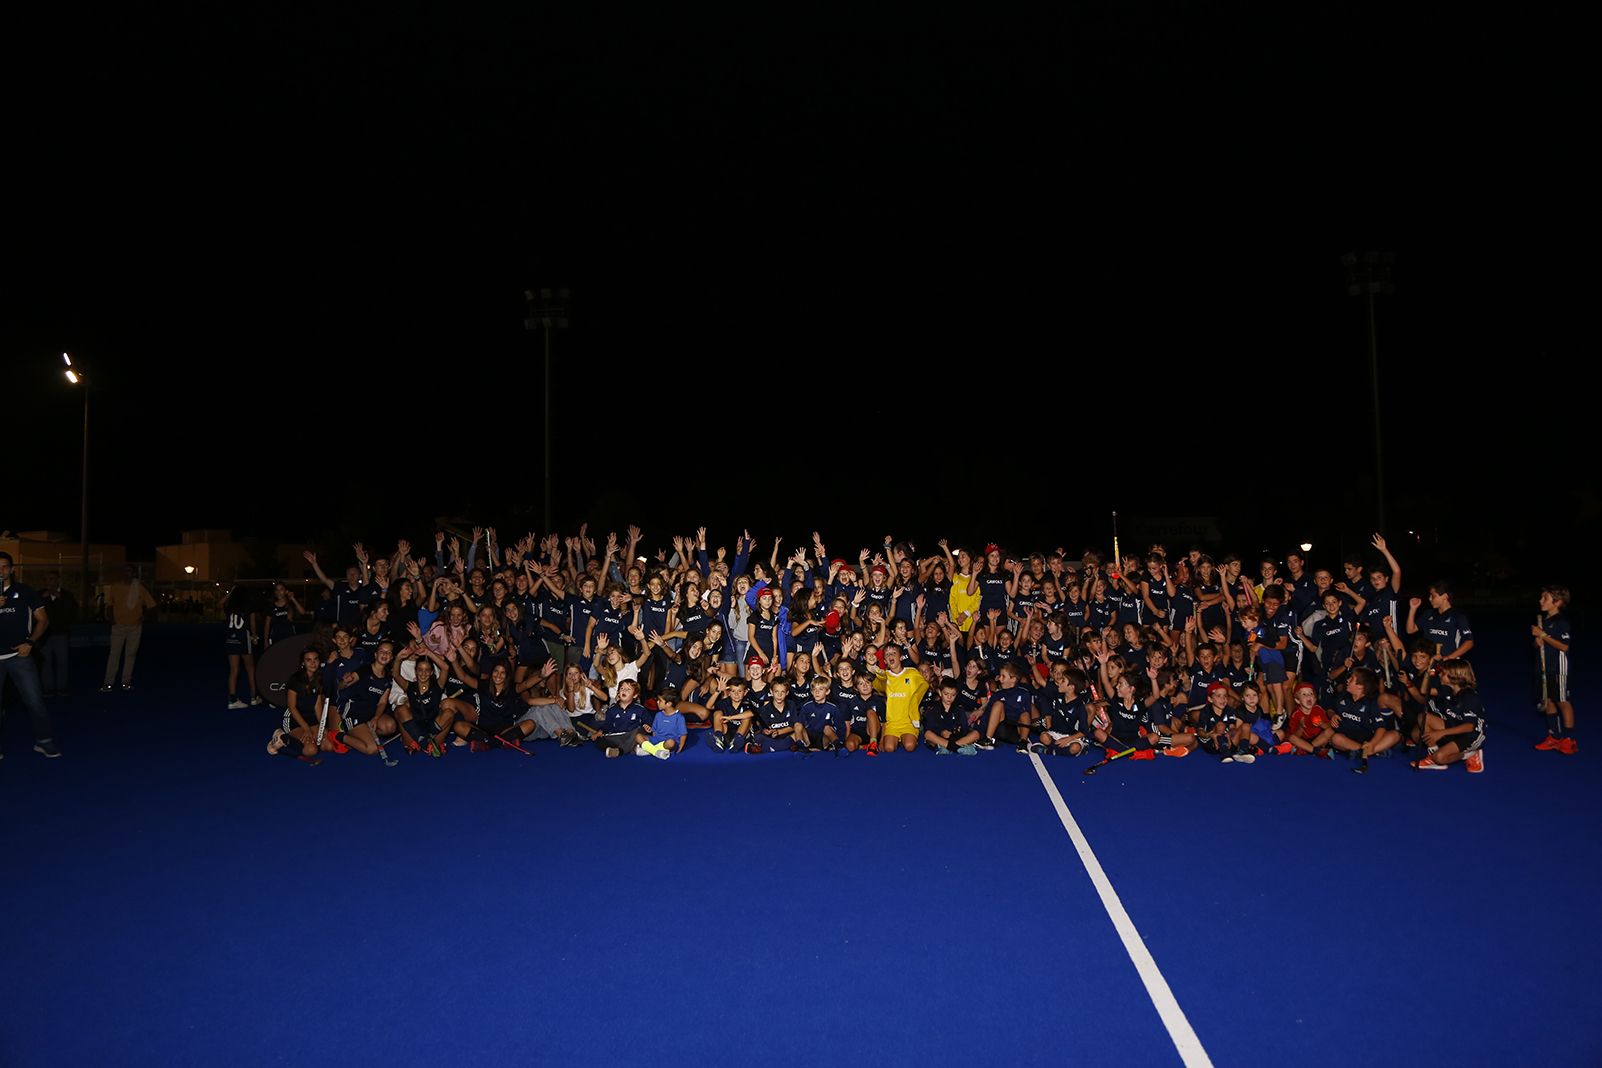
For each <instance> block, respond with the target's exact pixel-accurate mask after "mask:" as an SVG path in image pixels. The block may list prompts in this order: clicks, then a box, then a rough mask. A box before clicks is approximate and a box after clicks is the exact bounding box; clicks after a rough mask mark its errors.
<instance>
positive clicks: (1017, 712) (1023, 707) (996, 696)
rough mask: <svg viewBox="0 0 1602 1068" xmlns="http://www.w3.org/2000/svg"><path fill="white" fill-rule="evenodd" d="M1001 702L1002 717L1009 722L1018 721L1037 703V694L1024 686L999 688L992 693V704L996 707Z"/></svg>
mask: <svg viewBox="0 0 1602 1068" xmlns="http://www.w3.org/2000/svg"><path fill="white" fill-rule="evenodd" d="M998 701H999V702H1000V703H1001V718H1002V719H1004V720H1006V721H1007V722H1008V723H1017V722H1018V720H1019V719H1020V718H1022V717H1023V715H1024V714H1025V713H1027V712H1028V711H1029V710H1030V709H1031V708H1033V707H1034V704H1035V695H1034V694H1032V693H1031V692H1029V691H1028V690H1026V689H1024V688H1023V687H1022V686H1013V687H1011V688H1010V689H1001V690H997V691H996V692H995V693H993V694H991V695H990V705H991V707H992V708H994V707H995V705H996V703H997V702H998Z"/></svg>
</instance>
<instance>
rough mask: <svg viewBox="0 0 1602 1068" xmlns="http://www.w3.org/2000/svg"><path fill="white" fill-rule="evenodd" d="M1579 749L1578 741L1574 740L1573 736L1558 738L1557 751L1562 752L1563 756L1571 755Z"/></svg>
mask: <svg viewBox="0 0 1602 1068" xmlns="http://www.w3.org/2000/svg"><path fill="white" fill-rule="evenodd" d="M1579 751H1580V743H1579V742H1576V741H1575V740H1574V739H1573V738H1559V739H1558V752H1560V753H1562V754H1563V755H1564V756H1573V755H1574V754H1575V753H1578V752H1579Z"/></svg>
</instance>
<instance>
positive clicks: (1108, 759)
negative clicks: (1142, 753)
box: [1084, 746, 1135, 775]
mask: <svg viewBox="0 0 1602 1068" xmlns="http://www.w3.org/2000/svg"><path fill="white" fill-rule="evenodd" d="M1134 751H1135V746H1130V747H1129V748H1128V749H1123V750H1120V751H1119V752H1116V753H1114V752H1112V751H1111V750H1109V751H1108V752H1107V755H1106V756H1104V757H1102V758H1101V760H1099V761H1097V762H1096V763H1094V764H1091V765H1090V766H1088V767H1087V768H1085V772H1084V773H1085V774H1086V775H1094V774H1096V772H1098V771H1100V770H1101V769H1102V768H1103V767H1105V766H1106V765H1108V764H1111V763H1112V762H1113V761H1115V760H1122V759H1123V758H1124V757H1126V756H1128V755H1130V754H1131V753H1133V752H1134Z"/></svg>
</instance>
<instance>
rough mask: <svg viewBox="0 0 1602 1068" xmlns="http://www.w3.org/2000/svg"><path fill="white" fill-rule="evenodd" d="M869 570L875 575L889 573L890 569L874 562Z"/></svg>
mask: <svg viewBox="0 0 1602 1068" xmlns="http://www.w3.org/2000/svg"><path fill="white" fill-rule="evenodd" d="M869 570H870V571H871V572H872V573H873V574H876V575H888V574H890V569H889V568H887V567H885V566H884V565H883V564H874V565H873V567H872V568H870V569H869Z"/></svg>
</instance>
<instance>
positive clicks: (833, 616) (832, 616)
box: [823, 611, 840, 634]
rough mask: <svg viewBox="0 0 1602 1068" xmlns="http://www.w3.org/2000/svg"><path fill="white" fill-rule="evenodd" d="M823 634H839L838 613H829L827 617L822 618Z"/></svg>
mask: <svg viewBox="0 0 1602 1068" xmlns="http://www.w3.org/2000/svg"><path fill="white" fill-rule="evenodd" d="M823 633H825V634H838V633H840V613H839V612H834V611H831V612H830V613H829V614H828V615H826V616H824V617H823Z"/></svg>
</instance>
